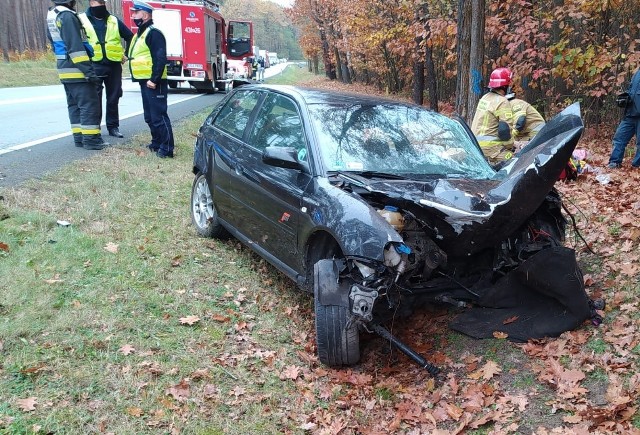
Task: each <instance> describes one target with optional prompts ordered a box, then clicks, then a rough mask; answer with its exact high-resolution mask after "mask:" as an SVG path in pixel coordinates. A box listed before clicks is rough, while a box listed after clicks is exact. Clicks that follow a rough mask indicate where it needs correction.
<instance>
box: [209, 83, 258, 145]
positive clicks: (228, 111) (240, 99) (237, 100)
mask: <svg viewBox="0 0 640 435" xmlns="http://www.w3.org/2000/svg"><path fill="white" fill-rule="evenodd" d="M259 97H260V93H259V92H256V91H246V92H236V93H235V94H234V95H233V96H232V97H231V98H229V101H227V103H226V104H225V105H224V107H223V108H222V109H221V110H220V112H219V113H218V116H216V119H215V120H214V121H213V125H215V126H216V127H218V128H219V129H220V130H222V131H225V132H227V133H229V134H230V135H231V136H234V137H236V138H238V139H242V136H243V135H244V129H245V128H246V127H247V124H248V123H249V117H250V116H251V112H253V109H254V108H255V107H256V104H257V103H258V99H259Z"/></svg>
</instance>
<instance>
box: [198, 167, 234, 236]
mask: <svg viewBox="0 0 640 435" xmlns="http://www.w3.org/2000/svg"><path fill="white" fill-rule="evenodd" d="M191 222H192V223H193V226H195V227H196V231H197V232H198V234H200V235H201V236H203V237H216V238H223V237H225V236H226V235H227V231H226V230H225V229H224V228H223V226H222V225H221V224H220V221H218V213H217V212H216V207H215V204H214V202H213V196H212V195H211V189H209V183H208V182H207V178H206V177H205V176H204V174H202V173H200V172H198V174H197V175H196V177H195V178H194V179H193V186H192V187H191Z"/></svg>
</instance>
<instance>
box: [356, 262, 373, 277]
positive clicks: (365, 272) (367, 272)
mask: <svg viewBox="0 0 640 435" xmlns="http://www.w3.org/2000/svg"><path fill="white" fill-rule="evenodd" d="M353 264H354V265H355V266H356V267H357V268H358V270H359V271H360V275H362V277H363V278H364V279H367V278H368V277H370V276H371V275H373V274H374V273H375V269H374V268H373V267H369V266H367V265H366V264H364V263H361V262H360V261H356V260H354V261H353Z"/></svg>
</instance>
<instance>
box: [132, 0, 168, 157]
mask: <svg viewBox="0 0 640 435" xmlns="http://www.w3.org/2000/svg"><path fill="white" fill-rule="evenodd" d="M131 11H132V13H131V18H132V19H133V22H134V23H135V25H136V26H138V31H137V33H136V34H135V35H134V36H133V39H132V40H131V44H130V45H129V52H128V55H127V56H128V57H129V69H130V70H131V80H133V81H134V82H138V83H139V84H140V93H141V94H142V107H143V109H144V120H145V122H146V123H147V125H148V126H149V129H150V130H151V143H150V144H149V145H147V147H148V148H149V149H150V150H151V151H153V152H155V153H156V155H157V156H158V157H161V158H164V157H173V148H174V141H173V129H172V128H171V121H170V120H169V115H168V114H167V92H168V89H169V84H168V82H167V41H166V39H165V37H164V35H163V34H162V32H161V31H160V30H159V29H157V28H155V27H154V26H153V19H152V14H153V8H152V7H151V6H150V5H149V4H148V3H146V2H143V1H138V0H135V1H134V2H133V7H132V8H131Z"/></svg>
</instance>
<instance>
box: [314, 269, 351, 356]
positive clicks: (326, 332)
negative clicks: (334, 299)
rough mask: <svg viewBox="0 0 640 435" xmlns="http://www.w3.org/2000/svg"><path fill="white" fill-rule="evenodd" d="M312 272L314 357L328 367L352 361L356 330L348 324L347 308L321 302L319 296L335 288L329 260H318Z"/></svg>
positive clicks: (336, 282) (336, 281)
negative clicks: (316, 355) (314, 319)
mask: <svg viewBox="0 0 640 435" xmlns="http://www.w3.org/2000/svg"><path fill="white" fill-rule="evenodd" d="M313 275H314V279H313V293H314V310H315V315H316V342H317V348H318V358H319V359H320V362H322V363H323V364H326V365H328V366H331V367H340V366H348V365H353V364H356V363H357V362H358V361H360V333H359V331H358V326H357V325H356V324H353V325H348V322H349V317H350V312H349V308H348V307H344V306H340V305H323V304H322V303H320V300H319V294H320V293H321V292H334V291H337V287H338V276H336V274H335V272H333V261H332V260H320V261H318V262H317V263H316V264H315V266H314V274H313Z"/></svg>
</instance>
